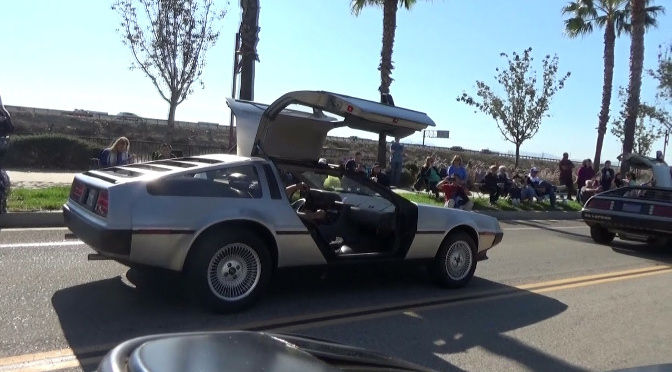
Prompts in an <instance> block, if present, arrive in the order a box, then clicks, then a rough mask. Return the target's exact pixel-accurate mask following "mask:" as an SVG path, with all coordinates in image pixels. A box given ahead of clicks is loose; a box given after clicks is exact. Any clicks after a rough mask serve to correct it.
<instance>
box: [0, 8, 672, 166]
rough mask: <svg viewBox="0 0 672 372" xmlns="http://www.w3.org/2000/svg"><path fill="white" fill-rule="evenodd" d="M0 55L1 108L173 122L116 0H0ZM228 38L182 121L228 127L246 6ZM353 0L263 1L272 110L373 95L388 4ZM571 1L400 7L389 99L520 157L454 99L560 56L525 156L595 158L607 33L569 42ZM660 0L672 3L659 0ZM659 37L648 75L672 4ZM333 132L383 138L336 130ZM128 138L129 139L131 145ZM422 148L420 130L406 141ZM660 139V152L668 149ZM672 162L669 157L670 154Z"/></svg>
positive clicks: (484, 119)
mask: <svg viewBox="0 0 672 372" xmlns="http://www.w3.org/2000/svg"><path fill="white" fill-rule="evenodd" d="M1 1H2V4H1V6H2V13H3V15H4V16H3V22H2V29H3V31H2V34H3V37H2V39H0V40H2V41H1V43H2V46H3V48H2V49H3V53H2V54H3V58H0V94H1V95H2V100H3V102H4V103H5V105H14V106H29V107H39V108H49V109H62V110H74V109H86V110H93V111H102V112H108V113H110V114H116V113H118V112H121V111H125V112H133V113H135V114H138V115H140V116H143V117H148V118H159V119H165V118H167V116H168V104H167V103H166V102H165V101H164V100H163V99H162V98H161V97H160V96H159V94H158V92H157V91H156V88H154V86H153V85H152V83H151V81H150V80H149V79H148V78H147V77H146V76H145V75H144V74H143V73H142V72H140V71H138V70H135V71H131V70H129V66H130V63H131V60H132V55H131V53H130V51H129V49H128V47H126V46H124V45H123V44H122V43H121V38H120V35H119V34H118V33H117V32H116V29H117V28H118V27H119V24H120V19H119V16H118V15H117V13H115V12H114V11H112V10H111V7H110V6H111V4H112V1H111V0H96V1H91V0H59V1H53V0H21V1H11V0H1ZM220 2H221V3H222V4H223V6H225V9H226V10H227V15H226V17H225V18H224V20H223V21H222V22H221V23H220V27H221V35H220V38H219V40H218V42H217V44H216V45H215V46H214V47H213V48H212V49H210V50H209V51H208V54H207V55H206V58H207V65H206V66H205V70H204V73H203V76H202V79H203V81H204V83H205V88H204V89H201V88H200V87H198V86H196V87H195V88H196V89H195V92H194V93H193V94H192V95H191V96H190V97H189V98H188V99H187V100H186V101H185V102H184V103H182V104H181V105H180V106H179V107H178V108H177V114H176V119H177V120H180V121H193V122H197V121H203V122H214V123H220V124H228V122H229V110H228V107H227V105H226V101H225V100H226V98H227V97H230V96H231V87H232V78H233V77H232V65H233V51H234V39H235V33H236V32H237V30H238V26H239V22H240V10H239V7H238V1H230V3H229V4H228V5H225V3H224V2H223V1H220ZM349 3H350V2H349V1H348V0H293V1H278V0H262V1H261V12H260V19H259V25H260V27H261V31H260V33H259V38H260V41H259V44H258V52H259V58H260V62H259V63H257V66H256V80H255V97H254V98H255V101H257V102H262V103H271V102H273V101H274V100H275V99H276V98H278V97H280V96H281V95H282V94H284V93H287V92H289V91H294V90H326V91H331V92H335V93H341V94H346V95H351V96H357V97H361V98H366V99H371V100H375V101H378V100H379V93H378V86H379V85H380V73H379V71H378V69H377V68H378V64H379V59H380V49H381V39H382V10H381V9H379V8H371V9H367V10H365V11H364V12H362V13H361V14H360V15H359V16H358V17H355V16H353V15H352V14H351V12H350V7H349V5H350V4H349ZM566 3H567V1H566V0H543V1H539V0H507V1H495V0H471V1H457V0H434V1H419V2H418V3H417V5H416V6H415V7H414V8H413V9H412V10H410V11H406V10H404V9H401V10H400V11H399V13H398V19H397V30H396V39H395V47H394V55H393V61H394V62H395V69H394V70H393V74H392V77H393V78H394V79H395V80H394V82H393V83H392V86H391V92H392V95H393V97H394V101H395V104H396V105H397V106H400V107H404V108H409V109H413V110H417V111H422V112H425V113H427V114H428V115H429V116H430V117H431V118H432V119H433V120H434V121H435V122H436V128H435V129H438V130H449V131H450V139H426V142H425V143H426V144H428V145H434V146H446V147H450V146H461V147H463V148H467V149H474V150H481V149H490V150H492V151H499V152H513V151H514V149H515V147H514V145H513V144H511V143H509V142H507V141H506V140H505V139H504V138H503V137H502V135H501V134H500V132H499V130H498V129H497V126H496V123H495V121H494V120H493V119H492V118H491V117H489V116H487V115H485V114H482V113H480V112H479V113H475V112H474V109H473V108H472V107H469V106H467V105H465V104H464V103H460V102H457V101H456V97H457V96H459V95H461V94H462V92H463V91H466V92H467V93H470V94H475V92H476V88H475V82H476V81H477V80H483V81H485V82H486V83H489V84H491V86H492V87H493V88H495V90H496V91H499V92H501V90H499V87H498V86H497V83H496V81H495V78H494V77H495V74H496V71H495V69H496V68H497V67H504V66H506V60H505V59H504V58H502V57H500V53H502V52H506V53H511V52H514V51H516V52H519V53H520V52H522V51H523V50H524V49H525V48H528V47H532V55H533V57H535V60H536V61H535V62H536V64H535V66H536V69H537V70H538V71H541V65H540V63H541V59H542V58H543V57H544V56H545V55H546V54H557V55H558V57H559V70H560V73H563V74H564V73H565V72H566V71H570V72H571V73H572V76H571V77H570V78H569V79H568V80H567V83H566V86H565V88H564V89H563V90H561V91H559V92H558V93H557V94H556V96H555V97H554V99H553V101H552V103H551V106H550V110H549V112H548V114H550V115H551V117H549V118H545V119H544V120H543V121H542V124H541V128H540V130H539V132H538V133H537V135H536V136H535V137H534V138H533V139H531V140H528V141H526V142H525V143H524V144H523V145H522V147H521V151H522V152H523V153H526V154H534V155H537V156H546V157H557V156H559V155H561V154H562V153H563V152H568V153H569V154H570V157H571V158H572V159H584V158H592V157H593V155H594V151H595V150H594V149H595V141H596V136H597V131H596V127H597V124H598V113H599V110H600V101H601V95H602V79H603V59H602V57H603V33H602V32H601V31H599V30H598V31H597V32H596V33H594V34H592V35H590V36H587V37H585V38H578V39H569V38H566V37H565V36H564V35H563V26H564V24H563V16H562V14H561V9H562V6H563V5H565V4H566ZM658 3H659V4H663V5H668V4H667V2H666V1H662V0H659V1H658ZM669 5H670V6H669V9H668V14H667V15H662V16H661V17H659V27H658V29H653V30H651V31H649V32H648V33H647V34H646V36H645V43H646V49H645V61H644V65H645V68H652V67H654V66H655V62H656V57H657V54H658V45H660V44H665V43H668V42H672V15H670V14H669V13H672V3H670V4H669ZM629 53H630V39H629V37H627V36H622V37H620V38H619V39H617V41H616V57H615V59H616V62H615V70H614V94H613V99H612V104H611V117H612V118H614V117H616V116H617V115H618V113H619V111H620V102H619V100H618V96H617V92H618V86H619V85H620V86H627V84H628V74H629ZM655 88H656V84H655V81H654V80H653V79H651V78H649V77H648V76H646V74H645V75H644V78H643V86H642V94H641V99H642V101H644V102H647V101H648V102H653V100H654V98H655V90H656V89H655ZM330 134H331V135H338V136H351V135H356V136H359V137H364V138H372V139H375V138H377V135H375V134H370V133H365V132H360V131H353V130H349V129H342V128H341V129H336V130H334V131H332V132H330ZM131 140H132V139H131ZM402 142H406V143H422V134H421V133H417V134H415V135H412V136H410V137H407V138H405V139H403V140H402ZM662 142H663V141H662V140H661V141H659V142H658V143H656V145H655V146H654V151H655V150H657V149H661V150H662V147H663V143H662ZM620 148H621V144H620V141H619V140H618V139H617V138H615V137H614V136H612V135H611V133H609V132H608V134H607V136H606V137H605V141H604V149H603V152H602V159H603V160H606V159H614V158H615V157H616V156H617V155H618V154H619V150H620ZM670 156H672V155H668V159H669V158H670Z"/></svg>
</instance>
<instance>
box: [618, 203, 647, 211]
mask: <svg viewBox="0 0 672 372" xmlns="http://www.w3.org/2000/svg"><path fill="white" fill-rule="evenodd" d="M641 210H642V206H641V205H639V204H628V203H623V207H621V211H623V212H627V213H639V212H640V211H641Z"/></svg>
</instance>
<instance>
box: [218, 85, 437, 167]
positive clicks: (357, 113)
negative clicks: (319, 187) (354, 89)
mask: <svg viewBox="0 0 672 372" xmlns="http://www.w3.org/2000/svg"><path fill="white" fill-rule="evenodd" d="M227 104H228V105H229V107H230V108H231V110H232V111H233V114H234V115H235V117H236V129H237V148H238V151H237V153H238V155H241V156H268V157H274V158H282V159H288V160H311V161H316V160H317V159H318V158H320V156H321V154H322V151H323V146H324V142H325V141H326V138H327V134H328V133H329V131H331V130H332V129H334V128H339V127H348V128H352V129H358V130H363V131H367V132H372V133H385V134H386V135H388V136H393V137H397V136H398V137H402V138H403V137H407V136H409V135H411V134H413V133H415V132H417V131H421V130H424V129H426V128H427V127H434V126H435V125H436V124H435V123H434V121H433V120H432V119H431V118H430V117H429V116H428V115H427V114H425V113H422V112H418V111H413V110H409V109H405V108H401V107H396V106H388V105H385V104H382V103H378V102H374V101H368V100H364V99H360V98H355V97H350V96H346V95H342V94H336V93H330V92H324V91H295V92H290V93H287V94H285V95H283V96H282V97H280V98H278V99H277V100H276V101H275V102H273V103H272V104H270V105H263V104H259V103H255V102H250V101H241V100H234V99H230V98H229V99H227ZM289 105H301V106H305V107H308V108H312V110H313V112H312V113H309V112H303V111H296V110H288V109H287V107H288V106H289ZM325 112H327V113H331V114H333V115H335V116H328V115H325ZM336 116H338V117H336ZM341 118H342V119H341Z"/></svg>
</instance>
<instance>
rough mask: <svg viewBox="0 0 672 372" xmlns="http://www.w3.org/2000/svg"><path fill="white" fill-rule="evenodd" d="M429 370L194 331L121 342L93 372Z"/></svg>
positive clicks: (278, 340) (376, 357) (323, 346)
mask: <svg viewBox="0 0 672 372" xmlns="http://www.w3.org/2000/svg"><path fill="white" fill-rule="evenodd" d="M345 365H348V366H359V367H369V368H371V367H373V368H376V369H381V370H382V369H384V370H390V371H416V372H420V371H423V372H424V371H427V372H429V371H431V370H429V369H426V368H424V367H420V366H417V365H414V364H412V363H409V362H406V361H403V360H400V359H396V358H393V357H389V356H386V355H382V354H378V353H374V352H372V351H369V350H365V349H360V348H356V347H352V346H347V345H342V344H337V343H333V342H329V341H323V340H318V339H313V338H307V337H303V336H296V335H286V334H274V333H262V332H248V331H223V332H197V333H177V334H166V335H152V336H145V337H140V338H136V339H132V340H129V341H126V342H124V343H122V344H120V345H119V346H117V347H115V348H114V349H112V350H111V351H110V352H109V353H108V354H107V355H106V356H105V357H104V358H103V360H102V361H101V363H100V365H99V366H98V369H97V371H98V372H112V371H120V370H125V371H128V372H149V371H160V372H178V371H179V372H182V371H200V372H228V371H236V372H245V371H254V372H256V371H266V372H274V371H278V372H279V371H293V372H303V371H306V372H308V371H311V372H336V371H341V369H340V368H339V367H341V366H345Z"/></svg>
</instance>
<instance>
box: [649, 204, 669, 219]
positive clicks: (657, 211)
mask: <svg viewBox="0 0 672 372" xmlns="http://www.w3.org/2000/svg"><path fill="white" fill-rule="evenodd" d="M652 214H653V215H654V216H658V217H672V207H668V206H665V205H654V206H653V213H652Z"/></svg>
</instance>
